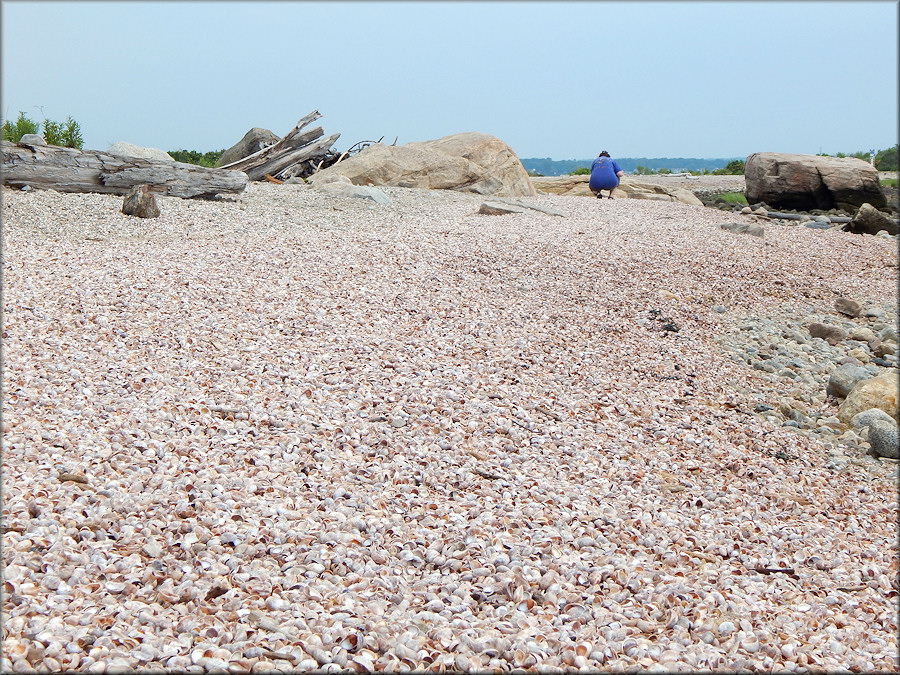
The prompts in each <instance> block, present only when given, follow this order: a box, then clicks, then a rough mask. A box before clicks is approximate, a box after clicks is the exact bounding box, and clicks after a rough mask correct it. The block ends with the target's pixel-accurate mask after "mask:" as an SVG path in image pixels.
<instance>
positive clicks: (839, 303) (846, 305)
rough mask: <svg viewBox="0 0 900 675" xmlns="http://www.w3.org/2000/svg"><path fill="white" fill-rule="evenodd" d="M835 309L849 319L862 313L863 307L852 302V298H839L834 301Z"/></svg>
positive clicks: (854, 301)
mask: <svg viewBox="0 0 900 675" xmlns="http://www.w3.org/2000/svg"><path fill="white" fill-rule="evenodd" d="M834 308H835V309H836V310H837V311H838V312H840V313H841V314H845V315H846V316H849V317H857V316H859V313H860V312H861V311H862V306H861V305H860V304H859V303H858V302H857V301H856V300H851V299H850V298H838V299H837V300H835V301H834Z"/></svg>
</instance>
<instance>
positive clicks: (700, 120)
mask: <svg viewBox="0 0 900 675" xmlns="http://www.w3.org/2000/svg"><path fill="white" fill-rule="evenodd" d="M897 35H898V3H897V2H896V1H894V0H883V1H875V2H864V1H863V2H860V1H852V2H835V1H826V2H816V1H807V2H780V1H778V2H757V1H754V2H712V1H709V2H675V1H670V2H665V1H662V2H590V1H586V2H535V1H532V2H412V1H408V2H335V1H332V0H329V1H328V2H288V1H282V2H237V1H232V2H109V1H107V2H23V1H15V0H13V1H6V0H4V2H3V3H2V36H3V43H2V48H3V52H2V56H3V61H2V68H3V72H2V108H0V114H2V116H3V118H4V119H8V118H12V119H15V117H16V116H17V115H18V112H19V111H24V112H25V113H26V115H28V116H29V117H31V118H32V119H35V120H36V121H40V120H42V119H43V118H44V116H46V117H47V118H50V119H53V120H58V121H62V120H64V119H65V117H66V116H68V115H71V116H72V117H73V118H74V119H76V120H77V121H78V122H79V123H80V125H81V128H82V132H83V135H84V140H85V148H93V149H101V150H105V149H106V148H107V147H108V146H109V145H110V144H111V143H114V142H116V141H128V142H130V143H135V144H137V145H142V146H148V147H155V148H162V149H163V150H174V149H182V148H183V149H188V150H201V151H208V150H219V149H222V148H226V147H229V146H231V145H233V144H234V143H236V142H237V141H238V140H239V139H240V138H241V136H243V135H244V133H245V132H246V131H247V130H248V129H250V128H251V127H264V128H266V129H270V130H271V131H273V132H274V133H276V134H278V135H279V136H281V135H284V134H286V133H287V132H288V131H289V130H290V129H291V127H292V126H293V125H294V124H295V123H296V122H297V120H299V119H300V118H301V117H303V116H304V115H305V114H307V113H309V112H310V111H312V110H318V111H319V112H320V113H321V114H322V117H321V118H320V119H319V120H318V121H317V123H316V124H319V125H321V126H322V127H323V128H324V130H325V134H326V135H328V134H332V133H340V134H341V137H340V138H339V139H338V141H337V143H336V144H335V149H337V150H339V151H343V150H346V149H347V148H349V147H350V146H351V145H353V144H354V143H356V142H358V141H366V140H377V139H378V138H380V137H382V136H383V137H384V139H385V142H386V143H391V142H393V140H394V138H395V137H398V141H397V142H398V144H403V143H408V142H410V141H424V140H430V139H435V138H440V137H442V136H446V135H449V134H454V133H458V132H463V131H480V132H484V133H489V134H493V135H494V136H497V137H499V138H500V139H502V140H503V141H505V142H506V143H508V144H509V145H510V146H511V147H512V149H513V150H514V151H515V152H516V153H517V154H518V155H519V157H551V158H553V159H582V158H588V157H594V156H596V155H597V153H599V152H600V150H602V149H607V150H609V151H610V153H611V154H612V155H613V156H614V157H615V156H618V157H709V158H712V157H744V156H746V155H748V154H750V153H752V152H759V151H777V152H796V153H808V154H815V153H817V152H827V153H832V154H833V153H836V152H847V153H849V152H855V151H858V150H869V149H871V148H874V149H882V148H886V147H889V146H891V145H893V144H895V143H897V125H898V119H897V52H898V40H897Z"/></svg>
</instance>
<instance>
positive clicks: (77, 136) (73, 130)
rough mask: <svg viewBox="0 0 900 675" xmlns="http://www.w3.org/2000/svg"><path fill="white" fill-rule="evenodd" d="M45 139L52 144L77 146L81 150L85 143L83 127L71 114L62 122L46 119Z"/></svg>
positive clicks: (66, 146)
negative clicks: (82, 132) (82, 134)
mask: <svg viewBox="0 0 900 675" xmlns="http://www.w3.org/2000/svg"><path fill="white" fill-rule="evenodd" d="M44 140H45V141H47V143H48V144H50V145H60V146H62V147H64V148H77V149H78V150H81V148H82V146H83V145H84V139H83V138H82V136H81V127H80V126H79V125H78V122H76V121H75V120H73V119H72V117H71V116H70V117H67V118H66V121H65V122H63V123H62V124H60V123H59V122H54V121H53V120H44Z"/></svg>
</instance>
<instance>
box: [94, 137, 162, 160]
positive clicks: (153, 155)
mask: <svg viewBox="0 0 900 675" xmlns="http://www.w3.org/2000/svg"><path fill="white" fill-rule="evenodd" d="M107 152H108V153H109V154H111V155H119V156H120V157H137V158H139V159H162V160H165V161H167V162H174V161H175V160H174V159H172V156H171V155H170V154H169V153H168V152H166V151H165V150H160V149H159V148H142V147H141V146H139V145H134V144H133V143H126V142H125V141H119V142H118V143H113V144H112V145H110V146H109V149H108V150H107Z"/></svg>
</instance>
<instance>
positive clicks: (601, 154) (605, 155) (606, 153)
mask: <svg viewBox="0 0 900 675" xmlns="http://www.w3.org/2000/svg"><path fill="white" fill-rule="evenodd" d="M597 156H598V157H609V153H608V152H607V151H606V150H604V151H603V152H601V153H600V154H599V155H597Z"/></svg>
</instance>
